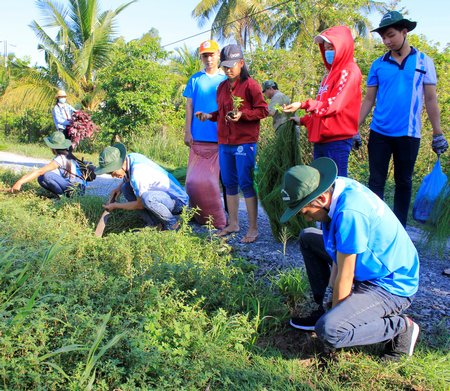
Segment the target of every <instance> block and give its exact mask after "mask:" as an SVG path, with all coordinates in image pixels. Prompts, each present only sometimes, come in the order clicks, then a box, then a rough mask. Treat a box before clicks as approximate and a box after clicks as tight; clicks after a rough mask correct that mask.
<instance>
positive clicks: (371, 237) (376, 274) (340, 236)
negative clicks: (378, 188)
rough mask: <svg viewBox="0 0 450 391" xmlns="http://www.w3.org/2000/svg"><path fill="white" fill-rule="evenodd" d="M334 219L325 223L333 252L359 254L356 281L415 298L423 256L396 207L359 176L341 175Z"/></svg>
mask: <svg viewBox="0 0 450 391" xmlns="http://www.w3.org/2000/svg"><path fill="white" fill-rule="evenodd" d="M328 215H329V216H330V218H331V222H329V223H326V224H325V223H323V224H322V230H323V240H324V244H325V249H326V251H327V253H328V254H329V255H330V256H331V258H332V259H333V261H334V262H337V251H339V252H341V253H343V254H357V256H356V265H355V277H354V279H355V281H369V282H371V283H373V284H375V285H378V286H381V287H382V288H384V289H385V290H387V291H388V292H390V293H392V294H395V295H398V296H403V297H409V296H412V295H413V294H415V293H416V292H417V289H418V285H419V256H418V254H417V250H416V248H415V247H414V244H413V243H412V241H411V239H410V238H409V236H408V234H407V232H406V231H405V229H404V228H403V226H402V224H401V223H400V222H399V221H398V219H397V217H395V215H394V213H393V212H392V211H391V209H390V208H389V207H388V206H387V205H386V204H385V203H384V202H383V201H382V200H381V199H380V198H379V197H378V196H377V195H375V194H374V193H372V191H370V190H369V189H368V188H367V187H365V186H363V185H361V184H360V183H358V182H356V181H354V180H353V179H349V178H344V177H338V178H337V180H336V182H335V189H334V192H333V196H332V202H331V206H330V212H329V213H328Z"/></svg>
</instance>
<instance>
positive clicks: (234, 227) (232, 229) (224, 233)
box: [217, 225, 239, 237]
mask: <svg viewBox="0 0 450 391" xmlns="http://www.w3.org/2000/svg"><path fill="white" fill-rule="evenodd" d="M234 232H239V226H238V225H227V226H226V227H225V228H224V229H222V230H221V231H219V232H218V233H217V236H220V237H222V236H227V235H229V234H232V233H234Z"/></svg>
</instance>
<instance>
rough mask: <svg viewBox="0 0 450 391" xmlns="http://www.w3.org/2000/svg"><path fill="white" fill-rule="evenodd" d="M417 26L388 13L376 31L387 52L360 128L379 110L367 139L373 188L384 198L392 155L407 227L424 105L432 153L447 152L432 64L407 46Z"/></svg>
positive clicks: (399, 212)
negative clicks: (430, 128) (429, 124)
mask: <svg viewBox="0 0 450 391" xmlns="http://www.w3.org/2000/svg"><path fill="white" fill-rule="evenodd" d="M416 24H417V23H416V22H413V21H410V20H408V19H405V18H403V16H402V14H401V13H399V12H396V11H391V12H388V13H387V14H385V15H384V16H383V18H382V19H381V22H380V25H379V27H378V28H376V29H375V30H373V31H376V32H378V33H379V34H380V36H381V38H382V40H383V43H384V44H385V46H386V47H387V48H388V49H389V52H387V53H386V54H385V55H383V56H382V57H380V58H378V59H377V60H375V61H374V63H373V64H372V67H371V69H370V72H369V76H368V78H367V93H366V96H365V98H364V100H363V102H362V105H361V112H360V117H359V124H360V125H361V123H363V122H364V120H365V118H366V116H367V115H368V114H369V112H370V111H371V109H372V106H374V105H375V101H376V105H375V110H374V113H373V119H372V123H371V125H370V129H371V130H370V136H369V145H368V149H369V169H370V176H369V188H370V189H371V190H372V191H373V192H374V193H376V194H377V195H378V196H379V197H380V198H381V199H383V196H384V186H385V183H386V177H387V173H388V168H389V161H390V159H391V156H393V159H394V177H395V195H394V213H395V215H396V216H397V217H398V219H399V220H400V222H401V223H402V224H403V226H406V220H407V216H408V209H409V204H410V201H411V189H412V174H413V170H414V164H415V162H416V158H417V154H418V152H419V145H420V136H421V135H420V130H421V114H422V106H423V103H424V101H425V107H426V111H427V114H428V118H429V120H430V122H431V126H432V128H433V141H432V148H433V151H434V152H436V154H437V155H440V154H441V153H444V152H445V151H446V150H447V148H448V143H447V141H446V139H445V137H444V135H443V133H442V130H441V125H440V116H439V107H438V102H437V95H436V82H437V80H436V70H435V68H434V64H433V60H432V59H431V58H429V57H428V56H427V55H425V54H424V53H422V52H419V51H418V50H417V49H415V48H413V47H412V46H409V44H408V39H407V34H408V32H409V31H411V30H413V29H414V28H415V27H416Z"/></svg>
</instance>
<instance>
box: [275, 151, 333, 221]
mask: <svg viewBox="0 0 450 391" xmlns="http://www.w3.org/2000/svg"><path fill="white" fill-rule="evenodd" d="M337 172H338V170H337V166H336V163H335V162H334V161H333V160H331V159H330V158H327V157H321V158H319V159H316V160H314V161H313V162H312V163H311V164H310V165H309V166H306V165H299V166H294V167H291V168H290V169H288V170H287V171H286V173H285V174H284V179H283V185H282V187H281V196H282V198H283V201H284V202H285V203H286V205H287V209H286V210H285V211H284V213H283V215H282V216H281V218H280V222H281V223H286V222H287V221H288V220H290V219H291V218H292V217H294V216H295V215H296V214H297V213H298V212H299V210H300V209H302V208H303V207H304V206H305V205H307V204H309V203H310V202H311V201H313V200H315V199H316V198H317V197H319V196H320V195H321V194H323V193H325V192H326V191H327V190H328V189H329V188H330V186H331V185H332V184H333V183H334V181H335V180H336V177H337Z"/></svg>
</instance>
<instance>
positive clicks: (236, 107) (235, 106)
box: [227, 95, 244, 118]
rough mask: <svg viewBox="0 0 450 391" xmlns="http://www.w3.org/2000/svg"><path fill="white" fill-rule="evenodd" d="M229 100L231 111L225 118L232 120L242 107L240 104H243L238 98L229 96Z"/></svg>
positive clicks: (242, 100)
mask: <svg viewBox="0 0 450 391" xmlns="http://www.w3.org/2000/svg"><path fill="white" fill-rule="evenodd" d="M231 99H232V100H233V110H232V111H229V112H228V113H227V116H228V117H230V118H234V117H235V116H236V114H237V112H238V111H239V109H240V108H241V107H242V103H243V102H244V99H242V98H241V97H240V96H236V95H231Z"/></svg>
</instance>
